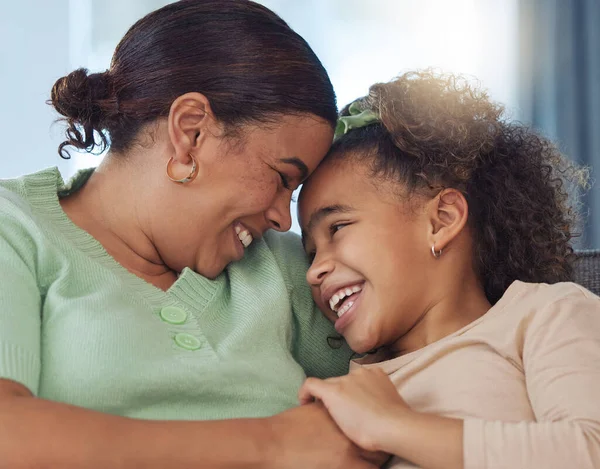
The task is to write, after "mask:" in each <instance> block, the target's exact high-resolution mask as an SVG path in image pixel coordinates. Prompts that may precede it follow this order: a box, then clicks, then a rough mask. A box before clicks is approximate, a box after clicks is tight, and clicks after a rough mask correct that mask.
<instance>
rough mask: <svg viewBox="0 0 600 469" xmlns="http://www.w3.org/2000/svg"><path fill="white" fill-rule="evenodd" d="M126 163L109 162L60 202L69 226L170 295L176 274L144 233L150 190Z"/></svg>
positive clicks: (104, 162)
mask: <svg viewBox="0 0 600 469" xmlns="http://www.w3.org/2000/svg"><path fill="white" fill-rule="evenodd" d="M126 164H127V163H123V162H121V161H115V158H114V157H110V156H108V157H106V158H105V160H104V161H103V162H102V164H101V165H100V166H99V167H98V168H97V170H96V171H95V172H94V174H92V176H91V177H90V179H89V180H88V181H87V182H86V184H85V185H84V186H83V187H82V188H81V189H79V190H78V191H77V192H75V193H73V194H70V195H69V196H67V197H65V198H63V199H61V201H60V203H61V206H62V208H63V210H64V211H65V213H66V214H67V216H68V217H69V218H70V219H71V221H73V223H75V224H76V225H77V226H79V227H80V228H81V229H83V230H85V231H87V232H88V233H89V234H90V235H92V236H93V237H94V238H96V240H97V241H98V242H99V243H100V244H102V246H103V247H104V249H105V250H106V251H107V252H108V253H109V254H110V255H111V256H112V257H114V259H115V260H116V261H117V262H119V263H120V264H121V265H122V266H123V267H125V268H126V269H127V270H129V271H130V272H131V273H133V274H135V275H137V276H138V277H141V278H143V279H144V280H146V281H147V282H149V283H151V284H153V285H155V286H156V287H158V288H161V289H162V290H167V289H168V288H169V287H170V286H171V285H172V284H173V283H174V282H175V280H176V279H177V274H176V273H175V272H173V271H172V270H171V269H170V268H169V267H168V266H167V265H166V264H165V263H164V261H163V260H162V259H161V257H160V255H159V253H158V251H157V250H156V247H155V246H154V243H153V241H152V238H151V236H150V235H149V234H148V230H146V229H145V227H146V226H149V220H148V219H147V214H145V213H144V208H143V207H148V206H149V200H148V199H149V195H150V194H151V192H152V191H151V190H150V188H149V187H148V186H147V185H146V186H145V187H143V188H142V187H140V184H139V183H140V182H141V181H142V180H143V176H142V175H136V176H135V177H133V176H132V171H133V169H132V170H127V168H125V167H124V165H126ZM131 166H133V165H131ZM141 197H143V198H144V200H141Z"/></svg>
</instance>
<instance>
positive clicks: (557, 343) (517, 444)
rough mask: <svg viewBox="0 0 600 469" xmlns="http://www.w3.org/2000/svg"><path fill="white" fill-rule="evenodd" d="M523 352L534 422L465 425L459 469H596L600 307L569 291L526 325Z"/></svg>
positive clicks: (597, 302) (576, 290)
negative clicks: (462, 460) (462, 467)
mask: <svg viewBox="0 0 600 469" xmlns="http://www.w3.org/2000/svg"><path fill="white" fill-rule="evenodd" d="M523 344H524V345H523V366H524V370H525V380H526V384H527V391H528V394H529V399H530V402H531V406H532V408H533V411H534V414H535V416H536V420H537V421H536V422H520V423H505V422H496V421H484V420H478V419H467V420H465V422H464V458H465V469H475V468H477V469H481V468H494V469H501V468H510V469H514V468H516V467H520V468H532V469H533V468H542V467H543V468H545V469H553V468H556V469H559V468H560V469H563V468H571V467H572V468H578V469H585V468H589V469H592V468H598V467H600V299H599V298H598V297H596V296H594V295H593V294H591V293H589V292H587V291H586V290H584V289H580V288H578V287H575V286H574V287H573V292H572V293H571V294H568V295H567V296H565V297H563V298H561V299H560V300H558V301H556V302H554V303H552V304H550V305H548V306H546V307H545V308H543V309H542V310H540V311H538V312H537V313H536V314H535V315H534V316H533V317H532V318H531V322H530V323H529V324H528V326H527V328H526V331H525V336H524V341H523Z"/></svg>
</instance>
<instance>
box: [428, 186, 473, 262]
mask: <svg viewBox="0 0 600 469" xmlns="http://www.w3.org/2000/svg"><path fill="white" fill-rule="evenodd" d="M429 212H430V213H429V218H430V222H431V233H430V238H431V239H430V240H429V241H430V244H432V245H434V246H435V250H436V251H439V250H440V249H445V248H446V247H447V246H448V244H450V243H451V242H452V240H453V239H455V238H456V237H457V236H458V235H459V234H460V233H461V232H462V230H463V229H464V227H465V225H466V224H467V220H468V218H469V204H468V203H467V199H465V196H464V195H463V194H462V192H460V191H459V190H456V189H452V188H451V189H444V190H442V191H441V192H440V193H439V194H438V195H437V196H436V197H435V198H434V199H433V200H432V201H431V205H430V208H429Z"/></svg>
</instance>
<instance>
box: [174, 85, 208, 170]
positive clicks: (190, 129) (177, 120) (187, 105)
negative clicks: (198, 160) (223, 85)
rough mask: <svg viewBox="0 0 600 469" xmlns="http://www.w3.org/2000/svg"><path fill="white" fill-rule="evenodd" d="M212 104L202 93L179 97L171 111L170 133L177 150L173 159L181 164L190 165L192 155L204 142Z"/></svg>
mask: <svg viewBox="0 0 600 469" xmlns="http://www.w3.org/2000/svg"><path fill="white" fill-rule="evenodd" d="M212 116H213V115H212V111H211V108H210V103H209V101H208V99H207V98H206V96H204V95H203V94H201V93H195V92H194V93H185V94H183V95H181V96H179V97H178V98H177V99H175V101H173V104H171V109H170V111H169V117H168V132H169V138H170V140H171V144H172V145H173V148H174V150H175V154H174V155H173V159H174V160H175V161H176V162H177V163H180V164H183V165H187V164H189V163H190V160H191V159H190V156H189V155H190V153H192V152H193V151H194V149H197V148H198V147H199V146H200V145H201V144H202V141H203V140H204V138H205V136H206V133H207V127H208V126H209V125H210V123H211V121H214V119H213V117H212Z"/></svg>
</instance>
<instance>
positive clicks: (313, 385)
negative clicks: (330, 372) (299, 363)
mask: <svg viewBox="0 0 600 469" xmlns="http://www.w3.org/2000/svg"><path fill="white" fill-rule="evenodd" d="M327 386H328V385H327V383H326V382H325V381H324V380H321V379H318V378H307V379H306V381H304V384H303V385H302V386H301V387H300V391H298V400H299V401H300V404H302V405H304V404H308V403H310V402H313V401H314V400H315V399H321V400H323V394H324V393H325V392H326V389H327Z"/></svg>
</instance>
